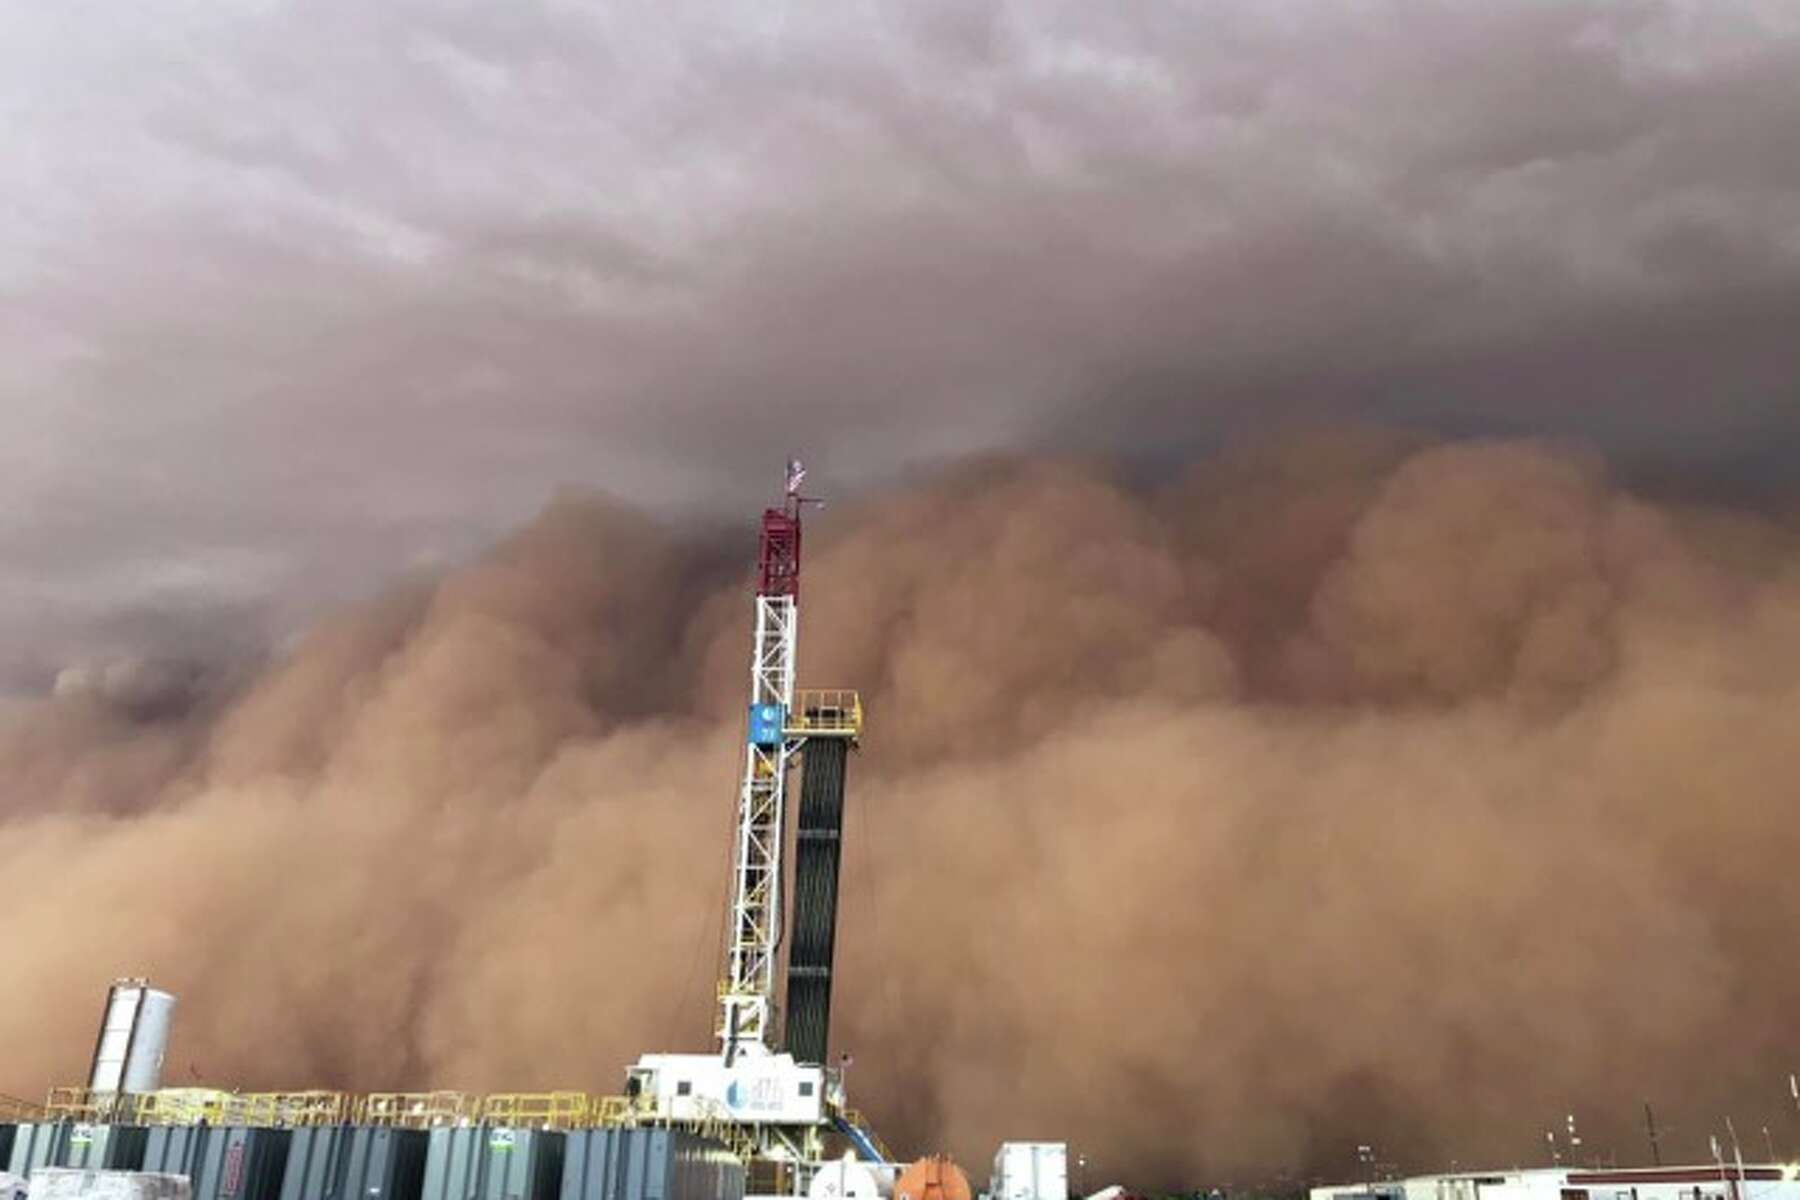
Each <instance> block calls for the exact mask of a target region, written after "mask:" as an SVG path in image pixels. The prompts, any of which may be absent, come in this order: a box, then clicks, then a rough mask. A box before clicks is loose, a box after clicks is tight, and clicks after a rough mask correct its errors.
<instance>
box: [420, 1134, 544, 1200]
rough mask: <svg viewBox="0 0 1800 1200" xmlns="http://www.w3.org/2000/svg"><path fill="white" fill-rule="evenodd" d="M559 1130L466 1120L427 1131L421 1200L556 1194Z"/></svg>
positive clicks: (513, 1199)
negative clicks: (511, 1126) (466, 1122)
mask: <svg viewBox="0 0 1800 1200" xmlns="http://www.w3.org/2000/svg"><path fill="white" fill-rule="evenodd" d="M562 1168H563V1135H562V1134H561V1133H558V1132H555V1131H554V1130H547V1129H507V1128H502V1127H499V1126H493V1125H465V1126H461V1127H457V1128H440V1129H433V1130H432V1131H431V1141H430V1143H429V1144H428V1145H427V1147H426V1150H425V1186H424V1188H423V1191H422V1194H423V1196H424V1200H556V1197H557V1195H558V1193H559V1191H560V1190H561V1187H562Z"/></svg>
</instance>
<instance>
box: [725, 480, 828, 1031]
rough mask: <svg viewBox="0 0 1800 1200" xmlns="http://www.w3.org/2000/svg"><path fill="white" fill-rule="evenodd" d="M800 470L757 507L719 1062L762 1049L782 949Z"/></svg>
mask: <svg viewBox="0 0 1800 1200" xmlns="http://www.w3.org/2000/svg"><path fill="white" fill-rule="evenodd" d="M805 476H806V472H805V470H804V469H803V468H802V467H801V466H800V464H799V463H798V462H790V463H788V472H787V489H786V494H785V496H784V497H783V500H782V506H781V507H780V508H770V509H766V510H765V511H764V512H763V519H762V535H761V538H760V540H759V542H758V547H757V586H756V642H755V645H754V647H753V649H752V650H751V656H750V714H749V734H748V737H746V739H745V747H744V778H743V782H742V784H741V785H740V787H739V789H738V813H737V840H736V846H735V863H736V872H735V879H734V885H733V891H732V898H731V915H730V921H731V926H730V929H729V931H728V933H727V937H728V939H729V941H728V943H727V947H726V955H725V974H724V978H723V979H722V980H721V981H720V984H719V1021H718V1030H717V1032H718V1037H719V1042H720V1047H721V1049H722V1052H723V1055H724V1059H725V1065H726V1066H727V1067H729V1066H731V1064H732V1063H734V1062H735V1061H736V1060H737V1058H738V1056H739V1055H740V1054H745V1053H750V1054H767V1053H769V1052H770V1051H771V1050H772V1049H773V1046H772V1044H771V1037H772V1035H773V1031H774V1013H775V978H776V968H777V966H778V959H779V956H780V949H781V927H782V912H781V890H782V852H783V849H784V846H783V843H784V841H785V832H786V823H785V813H786V801H787V778H788V769H789V767H790V766H791V765H792V761H793V756H794V754H795V752H796V751H797V750H798V749H799V747H800V739H797V738H790V737H789V736H788V724H789V714H790V713H791V712H792V711H793V708H794V657H795V653H796V651H797V649H798V646H799V640H800V510H801V508H802V507H803V506H804V505H805V504H806V503H807V501H806V500H805V499H804V498H803V497H802V496H801V495H800V484H801V482H802V481H803V480H804V479H805Z"/></svg>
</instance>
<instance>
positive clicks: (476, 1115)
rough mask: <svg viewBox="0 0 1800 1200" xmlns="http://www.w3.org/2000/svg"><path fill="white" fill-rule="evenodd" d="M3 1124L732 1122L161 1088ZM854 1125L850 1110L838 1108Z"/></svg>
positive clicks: (625, 1100)
mask: <svg viewBox="0 0 1800 1200" xmlns="http://www.w3.org/2000/svg"><path fill="white" fill-rule="evenodd" d="M12 1103H13V1104H14V1105H15V1106H16V1107H15V1109H14V1110H13V1115H12V1116H11V1117H10V1119H12V1120H40V1121H80V1122H90V1123H93V1124H118V1125H152V1126H154V1125H243V1126H249V1127H251V1128H271V1129H295V1128H306V1127H309V1126H323V1125H372V1126H378V1127H380V1126H385V1127H389V1128H395V1129H435V1128H440V1127H445V1126H450V1127H455V1126H463V1125H495V1126H502V1127H507V1128H513V1129H556V1130H577V1129H628V1128H635V1127H666V1128H677V1127H678V1128H683V1129H688V1130H691V1131H693V1132H695V1133H698V1134H700V1135H702V1136H708V1137H712V1138H715V1139H716V1140H718V1141H720V1142H722V1143H724V1144H725V1145H726V1146H728V1147H731V1148H733V1149H736V1148H737V1147H736V1146H735V1145H734V1143H735V1142H736V1141H737V1140H739V1138H740V1137H741V1134H742V1126H741V1123H739V1122H738V1121H736V1120H734V1119H733V1118H732V1116H731V1114H730V1113H729V1112H727V1111H726V1110H725V1109H724V1108H723V1107H721V1106H714V1108H715V1111H710V1112H707V1111H702V1114H701V1115H700V1117H699V1118H698V1119H684V1120H679V1121H677V1120H673V1119H671V1118H669V1117H667V1116H666V1115H665V1114H663V1113H661V1112H659V1111H658V1110H657V1108H656V1107H655V1103H654V1101H653V1100H652V1099H650V1098H647V1097H629V1096H593V1095H589V1094H588V1093H586V1092H502V1093H497V1094H494V1095H488V1096H479V1095H473V1094H470V1093H467V1092H448V1091H441V1092H372V1093H368V1094H355V1093H350V1092H330V1091H307V1092H227V1091H218V1090H214V1089H209V1088H163V1089H161V1090H160V1091H155V1092H145V1093H142V1094H131V1093H116V1092H95V1091H90V1090H89V1089H87V1088H75V1087H66V1088H56V1089H55V1090H53V1091H52V1092H51V1093H50V1096H49V1098H48V1099H47V1100H46V1101H45V1103H44V1104H43V1105H42V1106H41V1107H40V1106H38V1105H31V1104H27V1103H25V1102H24V1101H13V1102H12ZM839 1115H840V1116H841V1117H843V1119H845V1120H846V1121H848V1122H849V1123H850V1124H852V1125H854V1126H856V1127H857V1128H859V1129H863V1130H866V1129H867V1123H866V1122H864V1121H863V1120H862V1118H861V1116H860V1114H857V1113H855V1112H851V1111H845V1112H843V1113H841V1114H839Z"/></svg>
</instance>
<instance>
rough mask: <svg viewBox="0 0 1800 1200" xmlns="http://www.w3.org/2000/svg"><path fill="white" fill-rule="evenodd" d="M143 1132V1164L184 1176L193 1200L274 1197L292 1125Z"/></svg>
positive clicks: (284, 1165) (171, 1127) (170, 1128)
mask: <svg viewBox="0 0 1800 1200" xmlns="http://www.w3.org/2000/svg"><path fill="white" fill-rule="evenodd" d="M147 1132H148V1137H147V1138H146V1140H145V1147H144V1160H143V1165H144V1168H145V1169H146V1170H149V1171H160V1172H163V1173H165V1174H170V1175H183V1176H186V1177H187V1178H188V1179H189V1180H191V1181H192V1183H193V1185H194V1186H193V1191H194V1200H279V1198H280V1195H281V1181H282V1175H283V1173H284V1171H285V1170H286V1168H287V1157H288V1141H289V1139H290V1138H291V1137H292V1136H293V1131H292V1130H288V1129H260V1128H253V1127H248V1126H244V1125H159V1126H157V1127H156V1128H154V1129H151V1130H148V1131H147Z"/></svg>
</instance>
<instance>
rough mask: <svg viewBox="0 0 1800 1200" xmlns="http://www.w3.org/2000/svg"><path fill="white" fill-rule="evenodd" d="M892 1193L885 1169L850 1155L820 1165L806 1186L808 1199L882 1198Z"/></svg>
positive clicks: (890, 1181) (850, 1199) (863, 1199)
mask: <svg viewBox="0 0 1800 1200" xmlns="http://www.w3.org/2000/svg"><path fill="white" fill-rule="evenodd" d="M893 1192H894V1181H893V1179H892V1178H891V1177H890V1176H889V1175H888V1173H887V1172H885V1171H882V1170H879V1169H878V1168H875V1167H871V1166H869V1164H867V1163H860V1162H857V1161H856V1160H855V1159H851V1158H843V1159H839V1160H837V1161H836V1162H828V1163H826V1164H825V1165H824V1166H822V1167H820V1168H819V1173H818V1174H817V1175H814V1176H813V1181H812V1186H811V1187H809V1188H807V1189H806V1194H807V1196H808V1197H810V1200H884V1198H885V1197H887V1196H891V1195H893Z"/></svg>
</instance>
